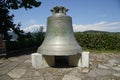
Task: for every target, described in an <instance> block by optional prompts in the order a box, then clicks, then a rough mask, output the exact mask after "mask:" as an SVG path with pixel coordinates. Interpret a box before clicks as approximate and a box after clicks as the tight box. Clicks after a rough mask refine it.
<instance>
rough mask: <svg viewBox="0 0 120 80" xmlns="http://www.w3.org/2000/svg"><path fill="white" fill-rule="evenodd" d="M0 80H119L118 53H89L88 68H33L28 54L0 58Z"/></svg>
mask: <svg viewBox="0 0 120 80" xmlns="http://www.w3.org/2000/svg"><path fill="white" fill-rule="evenodd" d="M0 80H120V54H111V53H106V54H105V53H102V54H95V53H90V68H89V69H88V68H80V67H72V68H53V67H49V68H41V69H34V68H33V67H32V65H31V56H30V55H22V56H18V57H10V58H8V59H0Z"/></svg>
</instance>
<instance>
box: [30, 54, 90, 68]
mask: <svg viewBox="0 0 120 80" xmlns="http://www.w3.org/2000/svg"><path fill="white" fill-rule="evenodd" d="M31 56H32V66H33V67H34V68H36V69H39V68H43V67H50V66H54V65H55V56H46V55H42V54H39V53H33V54H32V55H31ZM68 61H69V65H71V66H78V67H86V68H88V67H89V52H82V54H81V55H80V54H78V55H70V56H69V60H68Z"/></svg>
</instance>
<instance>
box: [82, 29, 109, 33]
mask: <svg viewBox="0 0 120 80" xmlns="http://www.w3.org/2000/svg"><path fill="white" fill-rule="evenodd" d="M84 32H88V33H110V32H107V31H98V30H87V31H84Z"/></svg>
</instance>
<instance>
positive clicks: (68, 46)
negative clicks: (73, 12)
mask: <svg viewBox="0 0 120 80" xmlns="http://www.w3.org/2000/svg"><path fill="white" fill-rule="evenodd" d="M67 11H68V9H66V8H65V7H63V6H60V7H58V6H56V7H53V8H52V9H51V12H52V13H53V15H52V16H50V17H48V19H47V31H46V36H45V39H44V41H43V43H42V45H41V46H40V47H39V48H38V53H40V54H43V55H55V56H65V55H66V56H67V55H75V54H80V53H82V49H81V47H80V46H79V44H78V43H77V41H76V40H75V37H74V34H73V27H72V18H71V17H70V16H67V15H66V12H67Z"/></svg>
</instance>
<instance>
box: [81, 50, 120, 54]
mask: <svg viewBox="0 0 120 80" xmlns="http://www.w3.org/2000/svg"><path fill="white" fill-rule="evenodd" d="M83 51H89V52H91V53H113V54H120V50H95V49H86V50H83Z"/></svg>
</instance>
